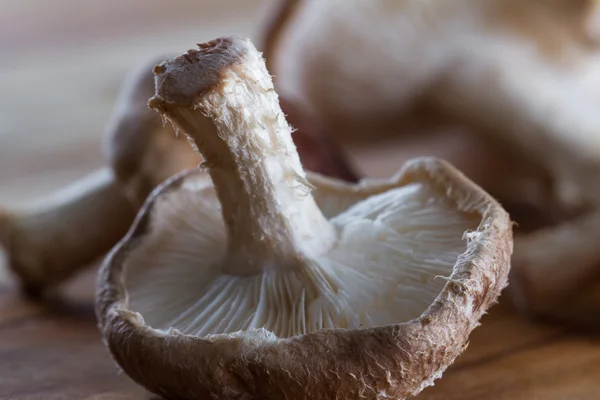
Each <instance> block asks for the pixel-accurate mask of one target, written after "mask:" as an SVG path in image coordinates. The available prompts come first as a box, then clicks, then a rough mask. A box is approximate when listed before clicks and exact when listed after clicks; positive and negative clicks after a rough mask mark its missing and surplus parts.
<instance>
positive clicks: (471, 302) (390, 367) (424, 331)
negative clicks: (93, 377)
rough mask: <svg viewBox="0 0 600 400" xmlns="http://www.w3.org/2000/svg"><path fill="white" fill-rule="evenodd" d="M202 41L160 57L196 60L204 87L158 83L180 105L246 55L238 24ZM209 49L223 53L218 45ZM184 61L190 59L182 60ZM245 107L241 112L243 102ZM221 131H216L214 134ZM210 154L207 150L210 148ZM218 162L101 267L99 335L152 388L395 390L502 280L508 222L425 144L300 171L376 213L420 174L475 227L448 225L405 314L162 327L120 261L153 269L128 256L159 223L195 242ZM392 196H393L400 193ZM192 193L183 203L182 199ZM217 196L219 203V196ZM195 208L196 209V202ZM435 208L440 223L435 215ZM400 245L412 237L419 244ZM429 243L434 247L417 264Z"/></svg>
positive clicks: (384, 394) (165, 201)
mask: <svg viewBox="0 0 600 400" xmlns="http://www.w3.org/2000/svg"><path fill="white" fill-rule="evenodd" d="M200 47H201V50H199V51H191V52H188V53H187V54H186V55H184V56H181V57H178V58H177V59H175V60H173V61H169V62H168V64H167V69H169V68H171V69H170V71H177V73H181V74H182V75H185V74H189V73H190V71H192V73H194V68H198V69H199V70H200V71H204V72H205V73H203V74H201V75H193V76H194V79H195V80H196V81H194V82H193V83H194V84H198V82H200V83H201V84H198V85H197V86H196V87H200V88H204V91H203V92H199V91H196V90H194V88H193V85H192V86H184V85H180V86H179V87H177V85H175V86H173V85H171V86H168V87H171V88H176V87H177V89H178V90H174V91H173V92H170V93H168V96H169V98H170V99H177V100H176V101H178V102H180V104H181V103H187V104H188V105H189V107H190V109H189V110H190V111H189V112H192V111H191V110H193V109H194V107H195V106H196V105H195V104H194V102H193V101H192V102H190V101H188V99H187V97H186V96H182V94H185V93H189V94H190V95H191V96H192V97H196V96H200V97H202V96H203V95H204V94H206V93H209V92H211V90H213V91H214V90H219V88H218V86H219V82H220V80H221V79H223V73H224V72H226V70H227V69H228V68H231V67H232V65H234V64H236V63H243V62H245V61H244V60H245V57H246V56H248V57H250V56H252V57H255V52H256V50H255V49H254V48H253V47H252V45H251V44H250V43H249V41H245V40H240V39H237V38H222V39H219V40H216V41H213V42H210V43H207V44H204V45H201V46H200ZM220 53H222V54H225V56H226V57H224V58H220V56H219V54H220ZM213 56H214V57H215V58H216V60H215V59H213V60H212V62H213V63H212V64H207V65H204V66H198V67H197V66H194V63H195V62H197V60H200V62H203V61H204V62H206V59H207V58H208V59H209V60H210V58H211V57H213ZM252 57H250V58H252ZM187 62H189V63H190V64H189V65H188V64H185V63H187ZM190 65H191V66H190ZM252 67H254V68H257V70H258V72H257V71H256V70H252V72H253V73H255V72H256V73H258V74H259V75H260V74H261V73H263V70H262V68H264V63H260V62H258V64H256V65H252ZM198 69H196V70H195V71H196V72H198ZM206 71H209V72H208V73H206ZM246 71H248V70H246ZM162 72H164V66H161V67H159V68H158V69H157V73H158V74H160V73H162ZM264 73H266V69H264ZM242 75H243V74H242ZM207 77H208V78H207ZM171 78H173V77H172V76H171V77H169V76H166V77H164V76H162V77H160V79H157V82H159V84H160V82H163V83H164V82H165V81H168V82H169V83H171V84H172V83H173V82H174V81H169V79H171ZM246 78H248V75H246ZM248 79H249V78H248ZM179 82H182V81H179ZM207 83H210V84H209V85H207ZM248 84H249V85H250V83H248ZM215 88H216V89H215ZM230 88H231V87H230ZM240 89H241V91H242V92H243V91H244V89H243V88H240ZM267 92H269V90H268V89H267ZM164 93H165V92H164V91H163V94H164ZM269 93H271V92H269ZM257 101H260V98H259V100H257ZM255 105H256V104H255ZM231 106H233V105H231ZM237 107H244V104H238V105H237ZM220 110H222V111H224V110H225V109H220ZM216 111H217V112H218V110H216ZM243 111H244V110H241V111H240V112H241V113H242V114H243ZM234 112H235V110H234ZM279 121H281V118H280V119H279ZM223 134H224V132H220V135H221V136H220V137H221V139H222V138H223V136H222V135H223ZM207 140H208V137H207ZM211 140H215V139H211ZM196 144H198V140H196ZM201 146H205V144H201ZM210 158H211V157H210V155H209V157H207V159H208V161H209V162H210V161H211V160H210ZM292 161H293V160H292ZM209 170H211V168H210V165H209ZM215 176H217V175H213V176H211V177H209V176H208V175H207V174H206V173H205V172H203V171H187V172H184V173H181V174H179V175H177V176H174V177H173V178H170V179H169V180H167V181H166V182H165V183H163V184H161V185H160V186H159V187H158V188H157V189H156V190H155V191H154V192H153V194H152V195H151V196H150V197H149V198H148V200H147V201H146V203H145V205H144V206H143V208H142V210H141V211H140V213H139V214H138V217H137V219H136V222H135V223H134V225H133V226H132V228H131V230H130V231H129V233H128V234H127V236H126V237H125V238H124V239H123V240H122V241H121V242H120V243H119V244H118V245H117V246H116V247H115V248H114V249H113V251H112V252H111V253H110V255H109V256H108V257H107V259H106V260H105V263H104V264H103V266H102V269H101V271H100V275H99V280H98V293H97V314H98V318H99V323H100V329H101V331H102V334H103V338H104V340H105V342H106V344H107V346H108V348H109V349H110V351H111V353H112V355H113V357H114V358H115V360H116V361H117V363H118V364H119V365H120V367H121V368H123V370H124V371H125V372H126V373H127V374H128V375H129V376H130V377H131V378H132V379H134V380H135V381H136V382H138V383H140V384H141V385H143V386H145V387H146V388H147V389H149V390H150V391H152V392H153V393H156V394H159V395H162V396H165V397H167V398H180V399H201V398H219V399H239V398H257V399H258V398H260V399H282V398H287V399H334V398H343V399H353V398H357V399H358V398H372V399H377V398H390V397H391V398H398V399H401V398H406V397H407V396H410V395H415V394H417V393H419V392H420V391H421V390H423V388H425V387H426V386H428V385H431V384H432V383H433V381H434V379H436V378H439V377H440V376H441V374H442V372H443V371H444V370H445V369H446V368H447V367H448V366H449V365H450V364H451V363H452V362H453V361H454V359H455V358H456V357H457V356H458V355H459V354H460V353H461V352H462V351H463V350H464V349H465V348H466V346H467V343H468V337H469V334H470V333H471V331H472V330H473V329H474V328H475V327H476V326H477V325H478V323H479V322H478V321H479V319H480V318H481V316H482V315H483V314H484V313H485V312H486V311H487V309H488V308H489V307H490V306H491V305H492V304H493V303H494V302H495V301H496V299H497V297H498V296H499V295H500V292H501V291H502V289H503V288H504V287H505V286H506V283H507V275H508V271H509V259H510V255H511V252H512V229H511V223H510V220H509V218H508V215H507V213H506V212H505V211H504V210H503V209H502V208H501V207H500V205H499V204H498V203H497V202H496V201H494V200H493V199H492V198H491V197H490V196H489V195H487V194H486V193H485V192H484V191H482V190H481V189H480V188H479V187H477V186H476V185H475V184H473V183H472V182H471V181H469V180H468V179H467V178H465V177H464V176H463V175H462V174H461V173H460V172H458V171H457V170H456V169H454V168H453V167H452V166H450V165H449V164H447V163H445V162H443V161H440V160H436V159H430V158H424V159H416V160H413V161H411V162H408V163H407V164H405V166H404V168H403V169H402V170H401V171H400V173H399V174H397V175H396V176H395V177H394V178H392V179H389V180H365V181H362V182H360V183H358V184H349V183H344V182H341V181H336V180H333V179H329V178H325V177H322V176H319V175H315V174H311V173H308V174H306V179H307V181H308V183H309V184H310V185H312V186H314V187H315V196H314V198H315V201H316V204H317V206H319V208H320V209H321V211H322V212H323V214H324V215H325V217H328V218H330V217H332V216H334V215H351V214H352V213H353V212H356V210H357V207H359V206H360V205H361V204H370V206H369V207H367V210H370V211H373V214H377V212H376V211H378V210H376V205H377V204H378V201H379V197H378V196H381V195H386V194H388V193H392V192H393V191H394V190H398V191H402V190H405V191H406V190H407V189H409V190H408V191H410V188H411V187H419V188H425V191H424V192H422V194H423V193H424V194H425V195H424V196H421V197H420V201H421V202H422V204H421V206H422V207H424V209H425V210H426V209H427V207H431V208H433V207H432V206H431V203H432V202H433V203H436V202H437V201H441V202H442V203H443V204H445V206H447V207H448V211H447V212H448V214H452V215H453V216H457V217H460V218H461V219H462V220H463V221H464V222H466V223H467V225H469V226H471V227H472V229H465V228H464V226H465V225H464V224H458V225H457V226H458V229H456V232H455V235H454V241H456V240H457V239H458V241H459V242H460V241H462V239H463V238H464V239H466V243H463V244H462V245H461V246H460V247H461V251H460V252H458V253H455V254H454V257H453V258H452V259H451V261H450V262H449V263H448V262H446V264H448V265H447V267H446V269H445V270H444V272H445V273H446V274H445V278H443V280H442V285H441V288H440V290H439V292H436V293H434V294H433V297H432V301H431V302H430V303H428V304H427V305H426V306H425V307H424V308H425V309H424V310H422V311H420V312H419V314H418V315H417V316H415V317H414V318H407V320H403V321H392V322H389V323H384V324H374V325H373V326H369V327H360V326H354V327H344V328H340V327H333V328H330V329H308V330H307V332H305V333H301V334H292V335H288V336H285V335H283V336H280V337H278V336H277V335H276V334H275V333H274V332H273V331H270V330H269V329H267V328H270V326H269V324H268V323H267V324H265V325H263V326H253V327H251V328H250V329H247V330H235V329H233V330H227V329H225V330H221V332H219V331H218V330H217V331H215V332H213V333H212V334H209V335H204V336H202V337H199V336H195V335H193V334H189V333H184V332H180V331H179V330H178V329H177V328H178V326H160V327H159V326H157V325H158V323H159V322H160V321H156V320H155V321H153V322H152V323H149V322H147V321H146V320H145V315H144V312H142V313H139V312H137V310H136V309H135V307H132V304H133V303H134V302H135V301H136V299H135V298H134V297H135V294H134V291H131V290H130V289H131V288H132V287H135V284H136V282H135V280H136V279H134V278H132V275H128V274H129V273H130V272H131V271H132V270H133V271H134V272H136V273H137V274H138V275H137V276H138V277H140V278H142V279H146V278H148V277H151V275H152V273H153V268H150V267H148V268H146V267H145V265H146V264H143V263H141V264H140V263H138V262H136V257H138V256H140V255H141V256H142V257H144V254H145V255H146V256H147V255H148V254H147V251H145V250H144V248H146V249H150V250H152V248H148V247H147V246H146V244H147V243H149V241H152V240H153V238H156V237H161V236H162V239H159V242H161V243H163V244H164V243H167V247H168V242H169V241H170V242H171V243H176V242H177V240H179V243H181V241H186V242H188V244H190V243H194V239H197V236H195V233H198V231H201V230H204V231H206V229H207V226H210V225H209V222H208V221H207V220H198V216H199V215H204V216H206V217H207V218H209V217H210V215H213V216H214V215H215V213H211V206H210V204H215V203H217V204H218V202H216V200H215V199H216V197H217V196H216V194H215V191H217V192H218V191H219V190H222V187H220V186H219V185H216V182H217V181H216V180H215ZM217 177H218V176H217ZM218 179H220V178H218ZM219 198H220V199H221V201H223V199H225V200H226V201H232V200H234V199H227V198H226V197H223V195H222V193H220V194H219ZM211 199H212V201H211ZM394 199H396V200H397V202H398V201H399V202H401V201H402V200H403V199H404V197H402V196H398V197H395V198H394ZM186 201H187V202H188V203H187V204H186ZM369 202H370V203H369ZM190 203H192V204H194V205H195V206H194V208H190ZM222 204H223V207H225V203H222ZM203 206H204V207H203ZM386 207H388V208H389V206H387V205H385V206H382V208H383V209H384V210H385V209H386ZM391 208H393V207H391ZM194 209H195V210H197V211H198V213H196V212H193V210H194ZM168 210H171V211H170V212H169V211H168ZM182 210H188V211H189V214H181V211H182ZM363 212H364V210H363ZM420 212H421V213H426V212H425V211H418V210H417V211H414V213H415V214H419V213H420ZM223 213H225V211H223ZM175 215H179V218H178V221H177V222H176V223H175V225H173V224H170V223H169V217H173V216H175ZM406 217H407V222H406V224H403V221H402V219H401V218H400V219H398V218H396V221H397V226H398V229H400V230H401V229H403V228H404V229H407V226H410V222H411V221H410V215H407V216H406ZM215 218H218V217H215ZM269 218H270V217H269ZM228 222H229V223H231V221H228ZM436 222H437V223H438V224H441V225H442V226H443V223H444V221H436ZM223 223H224V221H221V224H223ZM426 230H427V228H424V231H426ZM433 232H435V230H434V231H433ZM215 235H218V233H215ZM463 235H464V236H463ZM417 237H418V235H417ZM169 238H170V239H169ZM442 239H444V238H442ZM265 240H272V238H267V239H265ZM410 246H413V248H414V249H416V248H417V247H418V244H417V243H412V244H411V245H410ZM410 246H409V248H410ZM180 247H181V246H180ZM423 248H424V247H422V248H421V249H420V251H423ZM156 249H158V253H157V254H154V256H156V257H160V256H161V255H160V252H161V249H159V248H158V247H156ZM140 250H141V251H140ZM190 250H193V249H191V248H190V247H189V246H187V247H185V248H180V252H181V254H182V257H183V256H185V255H184V254H183V253H184V252H187V251H190ZM192 253H193V251H192ZM439 255H440V254H438V253H437V252H436V250H435V249H432V252H431V254H429V256H430V257H429V260H424V261H423V266H425V265H427V264H428V262H432V261H431V260H434V261H435V260H436V258H437V257H438V256H439ZM145 260H148V258H147V257H146V258H145ZM138 261H139V259H138ZM202 261H203V260H198V262H199V263H202ZM182 264H185V262H183V261H182V259H179V260H178V261H175V260H173V264H172V265H164V266H163V267H162V271H163V272H164V273H165V274H164V275H163V278H164V279H165V281H164V287H165V288H167V287H168V286H169V285H170V283H169V282H167V281H166V280H167V279H169V271H175V270H177V268H178V265H182ZM148 265H149V264H148ZM136 266H139V268H138V267H136ZM188 267H189V265H188ZM199 268H200V264H199ZM397 268H398V269H402V268H403V266H402V265H398V266H397ZM136 269H137V271H135V270H136ZM154 271H155V269H154ZM188 271H190V270H188ZM423 272H429V273H430V274H433V275H436V274H435V273H436V272H439V271H425V269H424V270H423ZM170 276H171V277H176V276H178V274H176V273H173V274H171V275H170ZM188 278H189V279H188ZM429 278H435V276H429ZM177 280H178V281H179V283H182V282H183V281H188V282H189V281H192V283H193V278H192V276H191V275H190V276H188V277H186V276H180V275H179V279H177ZM432 280H433V279H430V280H427V281H428V282H429V281H432ZM132 285H133V286H132ZM187 289H189V287H188V288H187ZM198 291H199V292H202V289H201V288H198ZM185 295H186V293H184V292H183V290H180V291H175V292H171V299H172V300H174V301H175V302H176V301H177V300H178V297H179V296H185ZM294 300H296V299H294ZM430 300H431V299H430ZM137 304H141V303H139V302H138V303H137ZM161 306H165V307H169V306H170V305H169V304H162V305H161ZM233 311H234V312H235V310H233ZM346 311H349V310H346ZM234 328H235V327H234Z"/></svg>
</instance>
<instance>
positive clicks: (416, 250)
mask: <svg viewBox="0 0 600 400" xmlns="http://www.w3.org/2000/svg"><path fill="white" fill-rule="evenodd" d="M194 190H197V189H190V188H189V187H188V189H187V190H184V191H179V192H178V193H177V194H173V193H172V194H169V195H168V196H169V197H170V199H169V201H168V202H165V201H163V202H161V203H159V204H157V206H156V207H155V209H154V210H155V213H154V215H160V217H155V218H154V220H153V226H154V228H153V232H155V233H153V234H152V235H151V237H148V238H147V240H145V242H144V244H143V245H141V246H140V247H138V248H137V249H136V250H135V251H134V252H133V253H132V254H131V256H130V258H129V259H128V261H127V263H126V285H127V289H128V292H129V295H130V298H129V300H130V309H131V310H132V311H137V312H139V313H141V314H142V316H143V317H144V318H145V320H146V323H147V324H149V325H150V326H152V327H153V328H156V329H168V328H171V327H172V328H176V329H179V330H180V331H182V332H184V333H187V334H192V335H197V336H205V335H208V334H213V333H227V332H235V331H239V330H247V329H251V328H261V327H262V328H265V329H268V330H270V331H272V332H273V333H275V334H276V335H277V336H279V337H289V336H293V335H296V334H302V333H306V332H310V331H314V330H318V329H323V328H358V327H371V326H379V325H386V324H390V323H398V322H404V321H408V320H410V319H413V318H416V317H418V316H420V315H421V314H422V313H423V312H424V311H425V310H426V309H427V307H428V306H429V305H430V304H431V303H432V302H433V300H434V299H435V298H436V297H437V295H438V294H439V293H440V291H441V290H442V288H443V286H444V284H445V283H446V280H445V279H444V278H445V277H448V276H449V275H450V274H451V272H452V269H453V266H454V264H455V262H456V259H457V257H458V255H459V254H461V253H463V252H464V251H465V248H466V243H465V241H464V240H463V233H464V232H465V231H467V230H470V229H474V228H476V227H477V223H478V221H477V220H475V219H474V218H473V217H469V216H468V215H466V214H463V213H460V212H457V211H456V210H455V209H453V207H452V206H451V205H450V204H448V202H447V201H446V200H444V199H440V196H439V194H438V195H437V196H433V193H432V189H430V188H428V187H426V186H423V185H420V184H413V185H410V186H406V187H402V188H398V189H395V190H393V191H391V192H388V193H385V194H382V195H377V196H373V197H370V198H369V199H367V200H366V201H363V202H361V203H357V204H356V205H354V206H352V207H350V208H349V209H347V210H343V209H342V210H337V212H336V210H333V209H332V206H333V205H335V204H343V203H344V201H337V199H335V197H336V196H335V195H331V196H328V197H327V198H325V197H323V198H321V199H320V201H319V196H315V197H316V198H317V201H318V202H319V203H320V204H326V205H327V206H328V207H329V210H327V212H325V214H326V215H327V214H329V216H330V215H332V214H338V213H339V215H337V216H334V217H333V218H332V219H331V222H332V224H333V225H334V226H335V227H336V230H337V232H338V235H339V244H338V245H337V246H336V247H335V248H334V249H333V250H332V251H331V252H330V253H329V254H327V255H326V256H324V257H322V258H319V259H315V260H312V262H311V263H310V264H308V265H306V266H305V267H304V268H303V269H296V270H293V269H285V268H282V269H266V270H265V271H264V272H263V273H262V274H261V275H251V276H228V275H223V274H222V273H221V265H220V260H221V258H222V256H223V254H224V250H225V240H226V238H225V231H224V227H223V224H222V221H221V215H220V211H219V209H218V203H217V200H216V197H215V196H214V192H213V190H212V189H211V188H205V189H202V190H204V191H206V195H204V199H206V200H204V204H199V202H198V197H199V196H198V193H197V192H194ZM159 210H160V212H156V211H159ZM184 210H186V211H184ZM192 210H193V211H192ZM167 221H169V223H168V224H167V223H166V222H167Z"/></svg>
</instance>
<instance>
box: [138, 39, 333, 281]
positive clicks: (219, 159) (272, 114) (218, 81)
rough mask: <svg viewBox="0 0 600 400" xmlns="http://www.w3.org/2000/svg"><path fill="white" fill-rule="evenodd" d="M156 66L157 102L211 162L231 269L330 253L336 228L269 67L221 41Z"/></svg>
mask: <svg viewBox="0 0 600 400" xmlns="http://www.w3.org/2000/svg"><path fill="white" fill-rule="evenodd" d="M199 47H200V49H199V50H190V51H188V52H187V53H186V54H184V55H183V56H180V57H177V58H175V59H172V60H169V61H166V62H164V63H162V64H160V65H158V66H157V67H156V68H155V74H156V78H155V82H156V96H154V97H153V98H152V99H151V100H150V102H149V105H150V107H151V108H154V109H156V110H157V111H158V112H159V113H161V114H162V115H163V117H165V118H166V119H167V120H169V121H170V122H171V123H172V124H173V125H174V126H175V127H176V128H177V129H178V130H180V131H182V132H183V133H184V134H186V136H188V138H189V139H190V141H191V142H192V144H193V146H195V147H196V148H197V150H198V151H199V152H200V153H201V154H202V156H203V157H204V159H205V160H206V162H205V164H204V165H205V166H206V167H207V168H208V170H209V173H210V176H211V178H212V180H213V183H214V186H215V189H216V192H217V195H218V198H219V201H220V203H221V207H222V214H223V219H224V222H225V226H226V228H227V233H228V245H229V248H230V251H228V252H227V254H228V257H231V259H230V260H228V262H227V263H226V264H227V265H229V269H230V270H229V271H228V272H229V273H233V274H245V273H256V272H259V271H262V270H264V269H265V268H268V267H271V266H273V265H279V266H293V265H295V264H296V261H298V260H300V259H301V258H302V257H303V256H316V255H319V254H322V253H323V252H325V251H327V250H328V249H329V248H330V246H331V245H332V243H333V240H334V238H335V235H334V231H333V227H332V226H331V225H330V224H329V222H328V221H327V220H326V218H325V217H324V216H323V214H322V213H321V211H320V210H319V208H318V206H317V205H316V203H315V201H314V198H313V197H312V195H311V190H312V187H311V186H310V184H309V183H308V182H307V180H306V175H305V173H304V170H303V168H302V165H301V163H300V158H299V156H298V153H297V150H296V147H295V145H294V142H293V141H292V136H291V133H292V131H291V128H290V126H289V125H288V123H287V122H286V119H285V116H284V114H283V112H282V110H281V108H280V106H279V101H278V96H277V93H276V92H275V90H274V88H273V83H272V81H271V79H270V76H269V74H268V72H267V69H266V66H265V62H264V60H263V58H262V56H261V53H259V52H258V51H257V50H256V49H255V48H254V46H253V45H252V43H251V42H250V41H249V40H245V39H238V38H231V37H228V38H221V39H217V40H214V41H212V42H209V43H207V44H203V45H199Z"/></svg>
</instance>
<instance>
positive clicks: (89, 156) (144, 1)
mask: <svg viewBox="0 0 600 400" xmlns="http://www.w3.org/2000/svg"><path fill="white" fill-rule="evenodd" d="M274 3H275V1H274V0H244V1H239V0H219V1H209V0H168V1H164V0H162V1H159V0H108V1H90V0H86V1H73V0H18V1H15V0H0V10H2V11H0V88H1V90H2V91H1V93H2V96H0V182H1V185H0V204H2V205H3V206H9V207H19V206H21V205H23V204H24V203H25V202H29V201H33V200H35V198H36V197H38V196H43V195H45V194H48V192H49V191H52V190H54V189H57V188H60V187H61V186H64V185H65V184H68V183H70V182H72V181H73V179H76V178H79V177H82V176H84V175H85V174H86V173H88V172H90V171H92V170H94V169H96V168H97V167H98V166H100V165H101V136H102V133H103V131H104V129H105V125H106V123H107V121H108V118H109V116H110V113H111V112H112V108H113V106H114V101H115V99H116V96H117V92H118V89H119V86H120V84H121V83H122V80H123V78H124V77H125V75H126V74H127V73H128V72H129V71H130V70H131V69H132V68H136V66H138V65H139V64H140V63H142V62H144V61H145V60H148V59H149V58H152V57H155V56H157V55H159V54H161V53H165V54H178V53H181V52H182V51H185V50H186V49H188V48H193V47H195V44H196V43H198V42H203V41H206V40H210V39H213V38H214V37H216V36H220V35H231V34H233V35H243V36H248V37H250V38H252V39H256V38H257V35H258V29H257V28H258V27H259V26H260V24H261V23H262V21H263V20H264V18H265V17H266V15H267V14H268V10H269V7H272V6H273V4H274Z"/></svg>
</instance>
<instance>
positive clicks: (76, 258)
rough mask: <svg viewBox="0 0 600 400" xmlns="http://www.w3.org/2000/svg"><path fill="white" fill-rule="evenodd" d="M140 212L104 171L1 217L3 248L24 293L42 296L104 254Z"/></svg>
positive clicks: (108, 173)
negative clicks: (45, 290) (48, 289)
mask: <svg viewBox="0 0 600 400" xmlns="http://www.w3.org/2000/svg"><path fill="white" fill-rule="evenodd" d="M134 216H135V210H134V209H133V208H132V207H131V205H130V204H129V202H128V201H127V200H126V199H125V197H124V196H123V194H122V192H121V189H120V187H119V186H118V185H117V183H116V182H115V179H114V175H113V174H112V172H111V171H110V170H108V169H103V170H100V171H97V172H95V173H92V174H90V175H88V176H87V177H85V178H82V179H81V180H79V181H77V182H75V183H73V184H72V186H69V187H67V188H64V189H63V190H60V191H58V192H56V193H54V195H52V196H49V197H47V198H44V199H42V200H40V201H38V202H37V204H36V205H35V206H31V207H29V208H27V209H24V210H20V211H14V212H10V211H5V212H4V213H0V245H1V246H2V247H3V248H4V249H5V251H6V255H7V261H8V264H9V267H10V269H11V270H12V271H13V272H14V273H15V274H16V276H17V277H18V278H19V282H20V284H21V286H22V287H23V289H24V290H25V291H26V292H27V293H29V294H31V295H35V296H37V295H40V294H42V292H43V290H44V289H45V288H47V287H49V286H53V285H55V284H57V283H59V282H61V281H63V280H64V279H67V278H68V277H70V276H72V275H73V274H74V273H76V272H77V271H78V270H79V269H80V266H81V265H87V264H90V263H91V262H93V261H96V260H97V258H99V257H100V256H101V255H103V254H105V252H107V251H108V250H110V248H111V247H112V246H114V243H115V242H117V241H118V240H119V239H120V238H122V237H123V235H124V234H125V233H126V232H127V229H128V228H129V226H130V225H131V222H132V221H133V218H134Z"/></svg>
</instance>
